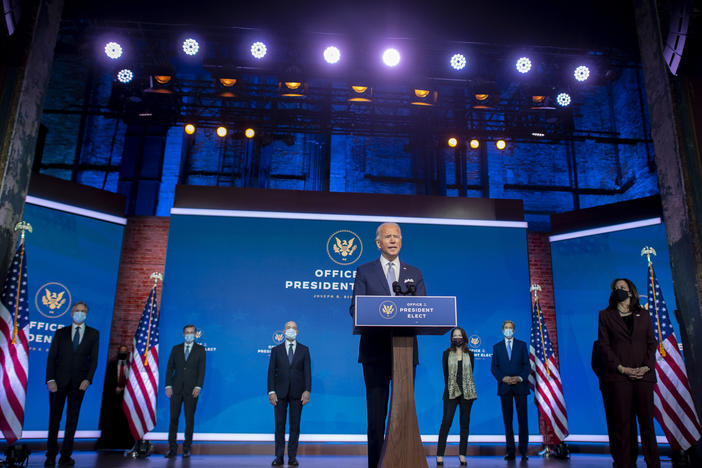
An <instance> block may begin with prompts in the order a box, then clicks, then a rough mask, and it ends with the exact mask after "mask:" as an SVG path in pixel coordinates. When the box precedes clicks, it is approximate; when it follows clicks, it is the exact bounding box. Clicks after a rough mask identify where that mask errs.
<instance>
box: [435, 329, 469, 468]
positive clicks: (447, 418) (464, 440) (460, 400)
mask: <svg viewBox="0 0 702 468" xmlns="http://www.w3.org/2000/svg"><path fill="white" fill-rule="evenodd" d="M441 362H442V364H443V367H444V396H443V399H444V415H443V417H442V420H441V429H440V430H439V444H438V446H437V448H436V464H437V465H439V466H441V465H443V464H444V452H445V451H446V439H447V437H448V432H449V429H450V428H451V423H452V422H453V416H454V415H455V414H456V407H457V406H460V413H459V414H460V416H459V420H460V427H461V432H460V433H461V436H460V442H459V445H458V453H459V455H458V458H459V460H460V462H461V465H465V464H466V452H467V450H468V426H469V424H470V410H471V407H472V406H473V401H475V399H476V398H477V395H476V393H475V383H473V362H474V358H473V352H472V351H471V350H470V349H468V338H467V336H466V331H465V330H464V329H462V328H461V327H456V328H454V329H453V330H451V346H449V348H448V349H447V350H446V351H444V354H443V356H442V358H441Z"/></svg>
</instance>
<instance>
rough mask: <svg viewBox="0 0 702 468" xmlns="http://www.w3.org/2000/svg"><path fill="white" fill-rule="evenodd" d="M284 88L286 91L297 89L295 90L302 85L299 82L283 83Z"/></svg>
mask: <svg viewBox="0 0 702 468" xmlns="http://www.w3.org/2000/svg"><path fill="white" fill-rule="evenodd" d="M285 86H286V87H287V88H288V89H297V88H299V87H300V86H302V83H300V82H299V81H286V82H285Z"/></svg>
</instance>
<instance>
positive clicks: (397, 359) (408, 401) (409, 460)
mask: <svg viewBox="0 0 702 468" xmlns="http://www.w3.org/2000/svg"><path fill="white" fill-rule="evenodd" d="M455 326H456V297H455V296H356V310H355V313H354V333H361V332H363V330H365V329H377V328H383V329H388V330H390V331H391V332H392V362H393V365H392V393H391V397H390V414H389V417H388V423H387V429H386V431H385V442H384V443H383V450H382V453H381V456H380V462H379V463H378V468H381V467H382V468H427V466H428V465H427V458H426V455H425V453H424V447H423V446H422V439H421V436H420V434H419V425H418V423H417V409H416V407H415V404H414V363H413V344H414V337H415V335H443V334H444V333H446V332H447V331H449V330H450V329H452V328H454V327H455Z"/></svg>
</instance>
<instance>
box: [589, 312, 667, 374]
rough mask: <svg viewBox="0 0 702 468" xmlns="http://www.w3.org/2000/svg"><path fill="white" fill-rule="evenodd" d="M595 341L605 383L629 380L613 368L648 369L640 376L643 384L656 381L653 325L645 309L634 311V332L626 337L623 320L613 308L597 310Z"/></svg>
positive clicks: (655, 344) (626, 332) (627, 330)
mask: <svg viewBox="0 0 702 468" xmlns="http://www.w3.org/2000/svg"><path fill="white" fill-rule="evenodd" d="M597 341H598V342H599V346H600V350H601V352H602V354H603V365H602V370H601V375H600V379H601V380H603V381H605V382H623V381H626V380H628V379H629V378H628V377H626V376H624V375H622V374H620V373H619V371H618V370H617V366H618V365H619V364H621V365H622V366H624V367H642V366H648V368H649V369H650V370H649V371H648V372H647V373H646V374H644V376H643V379H642V380H643V381H644V382H655V381H656V372H655V368H656V346H658V343H657V342H656V337H655V335H654V334H653V322H652V321H651V316H650V315H649V313H648V311H647V310H646V309H643V308H642V309H639V310H638V311H637V312H634V330H633V332H632V333H631V334H629V329H628V328H627V327H626V324H625V323H624V320H622V318H621V317H620V316H619V311H617V310H616V309H610V308H607V309H604V310H602V311H600V317H599V326H598V328H597Z"/></svg>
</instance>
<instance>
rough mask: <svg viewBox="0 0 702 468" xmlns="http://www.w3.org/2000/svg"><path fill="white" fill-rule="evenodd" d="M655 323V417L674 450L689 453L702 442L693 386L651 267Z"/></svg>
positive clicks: (650, 305) (651, 306)
mask: <svg viewBox="0 0 702 468" xmlns="http://www.w3.org/2000/svg"><path fill="white" fill-rule="evenodd" d="M647 308H648V311H649V313H650V314H651V319H652V320H653V333H654V335H656V340H657V341H658V348H657V349H656V379H657V380H658V381H657V382H656V386H655V387H654V391H653V404H654V414H655V416H656V420H657V421H658V423H659V424H660V425H661V427H662V428H663V432H665V436H666V438H667V439H668V442H669V443H670V446H671V447H672V448H673V449H676V450H687V449H688V448H690V446H692V445H693V444H694V443H695V442H697V441H698V440H699V439H700V432H701V430H700V420H699V418H698V417H697V413H696V412H695V406H694V405H693V403H692V397H691V396H690V385H689V384H688V381H687V372H686V371H685V364H683V360H682V355H681V353H680V349H679V348H678V341H677V339H676V338H675V332H674V331H673V325H672V324H671V322H670V316H669V314H668V308H667V307H666V305H665V301H664V300H663V293H662V292H661V285H660V284H659V283H658V279H657V278H656V273H655V272H654V271H653V264H652V263H651V262H650V261H649V264H648V304H647Z"/></svg>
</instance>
